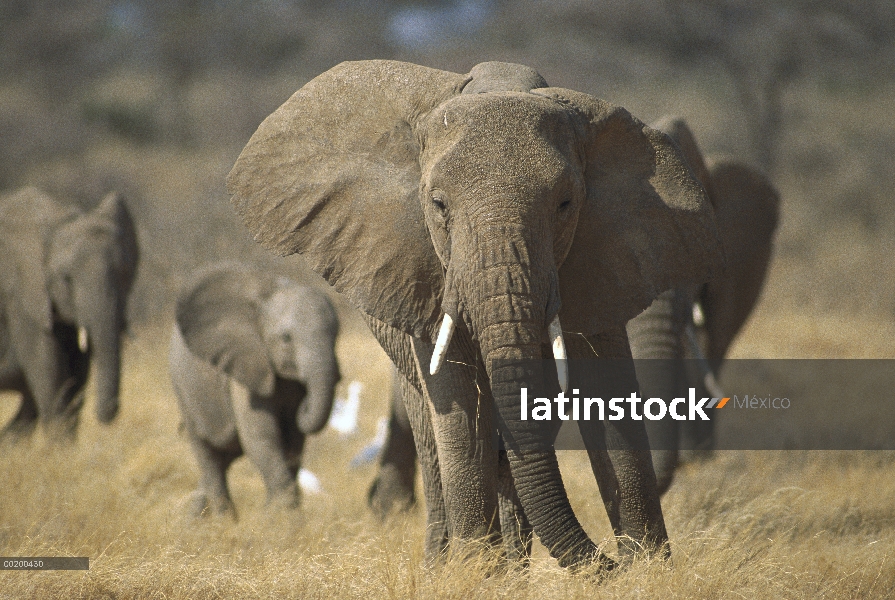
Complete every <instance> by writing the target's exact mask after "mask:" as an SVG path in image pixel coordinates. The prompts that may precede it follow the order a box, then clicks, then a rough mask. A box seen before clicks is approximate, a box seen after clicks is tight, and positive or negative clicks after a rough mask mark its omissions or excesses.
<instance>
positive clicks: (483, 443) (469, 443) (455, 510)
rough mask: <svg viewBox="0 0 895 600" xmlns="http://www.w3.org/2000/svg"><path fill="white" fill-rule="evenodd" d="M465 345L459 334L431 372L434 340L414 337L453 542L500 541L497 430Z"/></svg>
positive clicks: (472, 359)
mask: <svg viewBox="0 0 895 600" xmlns="http://www.w3.org/2000/svg"><path fill="white" fill-rule="evenodd" d="M458 333H459V332H458ZM461 335H462V334H461ZM457 337H460V336H457ZM461 346H465V344H463V343H462V342H461V341H460V340H457V339H456V338H455V340H454V343H453V344H452V345H451V347H450V348H449V350H448V354H447V357H446V360H445V361H444V364H443V365H442V367H441V370H440V371H439V372H438V373H437V374H436V375H430V374H429V360H430V358H431V356H432V351H433V350H434V346H433V345H432V344H430V343H427V342H422V341H420V340H417V339H414V340H413V351H414V358H415V361H416V363H417V368H418V371H419V373H420V376H421V380H422V388H423V397H424V399H425V401H426V404H427V406H428V409H429V416H430V419H431V422H432V432H433V435H434V436H435V443H436V448H437V451H438V463H439V467H440V475H441V485H442V491H443V494H444V504H445V510H446V513H447V522H448V533H449V536H450V539H451V542H452V543H455V544H456V542H457V541H461V540H462V541H472V540H478V541H481V540H483V539H484V540H486V541H487V542H488V543H489V544H493V545H496V544H497V543H498V541H499V535H500V531H499V516H498V510H497V451H496V450H497V449H496V443H495V437H496V436H495V431H496V430H495V428H494V424H493V421H492V415H491V408H490V406H489V405H488V404H487V403H483V402H481V398H480V394H479V390H478V387H477V385H476V375H477V368H476V364H475V362H474V358H470V357H469V356H468V355H466V353H464V352H462V351H460V350H459V348H460V347H461ZM473 356H474V355H473Z"/></svg>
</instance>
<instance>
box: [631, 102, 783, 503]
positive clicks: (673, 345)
mask: <svg viewBox="0 0 895 600" xmlns="http://www.w3.org/2000/svg"><path fill="white" fill-rule="evenodd" d="M653 127H655V128H656V129H659V130H661V131H664V132H665V133H667V134H668V135H669V136H670V137H671V138H672V139H673V140H674V141H675V142H676V143H677V144H678V145H679V146H680V148H681V150H682V152H683V154H684V156H685V157H686V159H687V162H688V164H689V165H690V167H691V169H692V170H693V172H694V174H695V175H696V176H697V177H698V178H699V180H700V181H701V182H702V184H703V186H704V187H705V189H706V191H707V192H708V194H709V200H710V201H711V202H712V205H713V207H714V209H715V223H716V225H717V227H718V234H719V236H720V238H721V242H722V245H723V247H724V253H725V257H726V261H725V268H724V269H723V270H722V271H721V272H720V273H719V274H718V275H716V276H715V277H714V278H712V280H711V281H710V282H708V283H706V284H704V285H701V286H679V287H676V288H674V289H671V290H668V291H666V292H663V293H662V294H661V295H660V296H659V297H658V298H657V299H656V300H655V301H654V302H653V303H652V304H651V305H650V306H649V308H647V309H646V310H645V311H644V312H643V313H641V314H640V315H638V316H637V317H635V318H634V319H632V320H631V321H630V322H629V323H628V327H627V329H628V339H629V340H630V342H631V352H632V353H633V355H634V358H635V359H662V360H656V361H652V360H649V361H643V362H638V364H637V379H638V382H639V383H640V391H641V395H642V396H643V397H644V398H651V397H658V398H675V397H685V396H686V393H687V389H688V388H690V387H694V388H696V393H697V396H698V397H711V396H712V394H710V393H709V392H708V391H707V390H706V389H705V386H704V383H703V382H704V374H705V372H704V371H703V370H700V369H699V368H698V367H697V364H698V363H699V361H698V357H697V356H696V353H695V352H694V350H693V345H692V344H688V342H687V328H688V327H690V328H692V330H693V332H694V334H695V336H696V339H697V341H698V346H699V349H700V354H701V355H702V357H704V358H707V359H708V365H709V366H710V368H711V371H712V372H713V374H716V375H717V374H718V371H719V369H720V368H721V364H722V361H723V359H724V357H725V355H726V354H727V350H728V348H729V347H730V345H731V343H732V342H733V340H734V338H735V337H736V335H737V333H738V332H739V331H740V329H741V328H742V327H743V324H744V323H745V322H746V320H747V319H748V318H749V314H750V313H751V312H752V309H753V308H754V306H755V304H756V302H757V301H758V297H759V295H760V293H761V289H762V286H763V285H764V280H765V276H766V275H767V271H768V266H769V264H770V259H771V251H772V247H773V239H774V232H775V230H776V227H777V222H778V219H779V203H780V199H779V195H778V193H777V191H776V190H775V189H774V186H773V185H772V184H771V183H770V182H769V181H768V179H767V178H766V177H765V176H764V175H762V174H761V173H759V172H758V171H756V170H755V169H752V168H750V167H748V166H746V165H744V164H742V163H740V162H737V161H733V160H728V159H718V160H712V159H709V160H708V161H707V163H708V164H706V162H704V161H703V157H702V153H701V152H700V150H699V147H698V146H697V144H696V140H695V138H694V136H693V134H692V132H691V131H690V130H689V128H688V127H687V125H686V123H685V122H684V121H683V120H682V119H680V118H676V117H666V118H665V119H663V120H661V121H659V122H658V123H654V124H653ZM694 302H699V305H700V307H701V309H702V312H703V315H704V324H702V325H700V326H696V325H694V323H693V304H694ZM687 359H690V360H687ZM693 359H697V360H693ZM712 425H713V423H712V421H707V422H702V421H696V422H690V421H685V422H683V423H682V422H679V421H674V420H671V419H663V420H662V421H649V422H647V424H646V427H647V432H648V433H649V438H650V441H651V443H652V444H653V447H654V448H657V450H654V451H653V465H654V466H655V469H656V479H657V483H658V486H659V491H660V493H665V491H667V489H668V487H669V486H670V485H671V482H672V479H673V476H674V470H675V468H676V466H677V464H678V448H679V447H683V448H689V449H696V450H709V449H711V448H712V446H713V443H714V440H713V427H712Z"/></svg>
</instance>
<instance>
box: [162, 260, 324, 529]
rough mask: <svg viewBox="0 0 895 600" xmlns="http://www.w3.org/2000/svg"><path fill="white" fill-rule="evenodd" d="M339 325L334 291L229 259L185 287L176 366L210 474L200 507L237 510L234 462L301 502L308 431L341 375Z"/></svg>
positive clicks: (178, 387)
mask: <svg viewBox="0 0 895 600" xmlns="http://www.w3.org/2000/svg"><path fill="white" fill-rule="evenodd" d="M338 330H339V323H338V320H337V318H336V313H335V310H334V309H333V307H332V304H331V303H330V301H329V299H328V298H327V297H326V295H325V294H324V293H323V292H321V291H319V290H316V289H314V288H310V287H307V286H302V285H299V284H297V283H295V282H293V281H291V280H289V279H286V278H284V277H274V276H272V275H269V274H267V273H263V272H259V271H257V270H253V269H251V268H250V267H247V266H243V265H239V264H234V263H224V264H220V265H215V266H212V267H209V268H208V269H205V270H202V271H201V272H199V273H197V275H196V276H195V277H194V278H193V280H192V283H190V284H189V285H187V286H186V287H185V288H184V290H183V291H182V292H181V294H180V296H179V297H178V301H177V314H176V319H175V323H174V327H173V331H172V332H171V350H170V355H169V369H170V373H171V383H172V384H173V387H174V391H175V393H176V394H177V399H178V401H179V405H180V411H181V414H182V415H183V422H184V425H185V429H186V431H187V435H188V436H189V439H190V444H191V445H192V447H193V451H194V453H195V455H196V460H197V461H198V463H199V470H200V472H201V476H200V481H199V488H198V490H197V491H196V492H195V493H194V495H193V499H192V503H191V504H192V505H191V510H192V511H193V513H194V514H195V515H197V516H198V515H202V514H206V513H208V512H211V513H227V512H229V513H231V514H232V515H233V516H235V509H234V507H233V502H232V501H231V499H230V493H229V492H228V490H227V481H226V474H227V469H228V467H229V466H230V464H231V463H232V462H233V460H235V459H236V458H238V457H239V456H242V455H243V454H246V455H247V456H248V458H249V460H251V461H252V463H253V464H254V465H255V466H256V467H257V468H258V470H259V471H260V472H261V476H262V477H263V478H264V485H265V486H266V488H267V499H268V502H272V503H274V504H275V505H278V506H284V507H289V508H294V507H297V506H298V503H299V494H298V487H297V485H296V479H295V478H296V475H297V473H298V471H299V468H300V467H301V453H302V449H303V447H304V443H305V436H307V435H311V434H314V433H317V432H318V431H320V430H321V429H322V428H323V427H324V426H325V425H326V423H327V421H328V420H329V416H330V412H331V410H332V405H333V394H334V392H335V386H336V383H337V382H338V381H339V377H340V376H339V365H338V362H337V360H336V355H335V342H336V335H337V334H338Z"/></svg>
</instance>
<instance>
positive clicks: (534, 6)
mask: <svg viewBox="0 0 895 600" xmlns="http://www.w3.org/2000/svg"><path fill="white" fill-rule="evenodd" d="M370 58H390V59H399V60H407V61H411V62H417V63H420V64H424V65H428V66H431V67H437V68H441V69H447V70H453V71H457V72H467V71H468V70H469V69H470V68H471V67H472V66H473V65H474V64H476V63H477V62H480V61H484V60H503V61H512V62H520V63H524V64H528V65H530V66H532V67H534V68H536V69H537V70H538V71H539V72H540V73H541V74H542V75H543V76H544V77H545V78H546V79H547V81H548V82H550V84H551V85H554V86H561V87H568V88H573V89H577V90H581V91H585V92H588V93H592V94H594V95H596V96H599V97H602V98H604V99H606V100H609V101H611V102H614V103H616V104H620V105H622V106H625V107H626V108H628V109H629V110H631V112H633V113H634V114H635V115H637V116H639V117H640V118H641V119H643V120H645V121H647V122H649V121H651V120H653V119H656V118H658V117H660V116H662V115H664V114H668V113H676V114H679V115H682V116H684V117H686V118H687V120H688V121H689V123H690V124H691V126H692V128H693V129H694V131H695V133H696V136H697V139H698V141H699V143H700V145H701V146H702V148H703V150H704V151H706V152H708V153H713V152H724V153H728V154H732V155H735V156H737V157H740V158H743V159H746V160H748V161H750V162H751V163H752V164H754V165H756V166H759V167H761V168H763V169H764V170H765V171H767V172H768V173H769V174H770V175H771V177H772V179H773V180H774V182H775V184H776V185H777V186H778V187H779V188H780V190H781V192H782V195H783V199H784V207H783V225H782V229H781V231H780V234H779V236H778V241H777V262H776V263H775V267H774V272H773V273H772V277H771V280H770V283H769V290H768V292H767V294H766V298H765V301H766V302H770V303H771V306H772V307H773V308H774V310H776V311H783V312H787V311H788V312H791V314H793V315H795V314H802V315H804V314H814V315H824V314H848V315H852V316H858V315H859V316H860V318H861V320H867V321H871V322H886V323H892V322H893V321H895V259H893V255H895V207H893V201H892V195H891V191H890V190H891V185H892V182H893V181H895V166H893V160H892V157H893V155H895V11H893V10H891V5H890V3H889V2H888V1H885V0H875V1H873V0H866V1H863V2H860V3H851V2H850V3H843V2H838V1H835V0H812V1H808V0H775V1H768V2H761V3H756V2H750V1H748V0H720V1H708V0H626V1H621V0H597V1H593V2H585V1H572V2H563V3H557V2H552V1H539V0H522V1H518V2H509V1H506V0H452V1H449V0H441V1H436V0H430V1H419V2H412V1H406V0H405V1H402V0H373V1H370V2H348V1H344V0H343V1H340V0H293V1H288V0H266V1H262V2H258V1H248V0H59V1H50V0H42V1H37V2H33V1H32V2H29V1H23V0H22V1H15V0H7V1H6V2H3V3H2V4H0V190H8V189H14V188H17V187H19V186H22V185H26V184H34V185H38V186H41V187H43V188H45V189H47V190H48V191H51V192H54V193H56V194H58V195H61V196H65V197H68V198H71V199H73V200H75V201H78V202H81V203H84V204H90V203H91V202H94V201H96V199H98V198H99V197H100V195H101V194H102V193H104V192H105V191H107V190H109V189H112V188H116V189H119V190H121V191H123V192H125V194H126V195H127V198H128V202H129V203H130V205H131V206H132V207H133V209H134V212H135V214H136V218H137V220H138V225H139V228H140V233H141V241H142V244H143V248H144V252H143V256H144V261H143V264H142V266H141V272H140V278H139V282H138V287H137V290H136V293H135V294H134V296H133V301H132V307H131V308H132V313H133V315H132V316H133V320H134V321H135V323H136V324H141V323H145V322H147V321H151V320H152V319H154V318H156V317H157V316H159V315H162V314H164V313H165V311H166V310H167V307H168V305H169V302H170V299H171V297H172V294H173V291H174V289H176V286H177V285H178V284H179V283H180V281H181V280H182V278H183V277H184V275H185V274H186V273H187V272H188V270H190V269H192V268H194V267H195V266H197V265H198V264H200V263H203V262H206V261H208V260H215V259H218V258H233V257H242V258H244V259H248V260H253V261H260V262H263V263H265V264H269V265H272V266H275V268H283V269H285V270H286V271H289V272H293V273H294V274H297V275H298V276H299V277H302V278H304V279H306V280H309V281H317V279H316V278H314V277H313V276H310V275H307V274H304V272H303V271H302V267H301V263H300V259H297V258H293V259H290V260H287V261H282V260H279V259H275V258H274V257H271V256H267V255H266V254H265V253H264V252H263V251H262V250H261V249H260V248H258V247H256V246H255V244H253V243H252V241H251V240H250V238H249V235H248V234H247V232H246V231H245V230H244V229H243V228H242V226H241V225H240V224H239V223H238V221H237V219H236V217H235V215H234V214H233V212H232V210H231V208H230V206H229V203H228V197H227V193H226V190H225V188H224V179H225V176H226V173H227V172H228V171H229V169H230V166H231V165H232V164H233V162H234V160H235V159H236V157H237V156H238V154H239V151H240V150H241V148H242V146H243V145H244V144H245V142H246V141H247V140H248V138H249V136H250V135H251V134H252V132H253V131H254V129H255V127H257V125H258V124H259V123H260V121H261V120H262V119H263V118H264V117H265V116H266V115H267V114H269V113H270V112H271V111H273V110H274V109H275V108H276V107H277V106H278V105H279V104H281V103H282V102H283V101H285V100H286V98H288V97H289V95H291V93H292V92H294V91H295V90H296V89H298V88H299V87H301V85H302V84H304V83H305V82H306V81H307V80H309V79H310V78H312V77H313V76H315V75H316V74H318V73H320V72H322V71H324V70H326V69H327V68H329V67H331V66H333V65H335V64H337V63H339V62H341V61H343V60H357V59H370ZM793 352H795V353H797V351H796V350H794V351H793ZM846 353H847V351H846ZM790 354H792V352H791V353H790ZM809 354H810V352H809ZM821 354H824V352H821ZM833 354H836V352H833ZM840 354H842V353H841V352H840Z"/></svg>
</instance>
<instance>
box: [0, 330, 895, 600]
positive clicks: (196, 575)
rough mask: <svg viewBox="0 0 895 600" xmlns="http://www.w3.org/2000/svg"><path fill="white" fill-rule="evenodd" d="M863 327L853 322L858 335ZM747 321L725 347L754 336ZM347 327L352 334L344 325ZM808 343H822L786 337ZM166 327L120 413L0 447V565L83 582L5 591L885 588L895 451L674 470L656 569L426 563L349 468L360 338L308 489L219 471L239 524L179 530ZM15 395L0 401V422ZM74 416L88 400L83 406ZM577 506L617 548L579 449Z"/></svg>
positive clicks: (643, 593) (760, 457) (119, 594)
mask: <svg viewBox="0 0 895 600" xmlns="http://www.w3.org/2000/svg"><path fill="white" fill-rule="evenodd" d="M855 325H857V323H856V324H855ZM765 327H771V328H773V327H774V324H773V320H770V325H768V324H766V323H765V320H764V319H761V318H759V320H758V321H757V322H756V323H755V326H754V327H752V328H751V329H750V330H749V331H748V332H747V334H746V336H745V337H744V339H743V340H742V341H741V344H740V345H739V346H738V348H750V347H751V346H750V344H754V345H756V346H757V347H762V346H764V345H765V344H766V343H767V336H766V333H767V332H766V331H763V328H765ZM351 329H353V328H351ZM793 337H796V338H799V339H800V340H801V342H802V347H803V348H809V347H811V345H812V344H816V343H820V344H821V346H820V349H821V350H822V349H823V348H824V347H825V346H823V344H824V341H823V340H822V339H821V340H819V341H818V339H817V336H816V335H815V334H814V333H813V332H812V330H811V329H803V330H799V329H796V333H795V335H794V336H793ZM165 340H166V336H165V331H164V327H162V326H159V327H155V328H147V329H144V330H140V331H138V332H137V335H136V337H135V338H134V339H133V340H132V342H131V343H130V344H129V345H128V347H127V352H126V367H125V373H124V388H123V400H122V406H123V408H122V413H121V415H120V418H119V420H118V421H117V422H116V423H115V424H113V425H112V426H109V427H104V426H100V425H99V424H97V423H96V421H95V419H93V417H92V415H91V414H90V412H89V410H85V411H84V414H83V415H82V423H81V425H80V431H79V436H78V440H77V443H76V444H75V445H58V444H55V443H53V442H52V441H49V440H47V439H46V437H45V436H42V435H41V436H37V437H36V438H35V439H33V440H32V441H31V442H28V443H25V444H20V445H16V446H10V445H6V446H4V447H3V448H2V459H0V482H2V486H0V555H2V556H88V557H90V563H91V566H90V570H89V571H86V572H84V571H46V572H38V571H29V572H21V571H17V572H12V571H0V598H62V597H65V598H166V599H167V598H190V599H204V598H271V597H277V598H318V597H319V598H331V597H367V598H406V597H423V598H469V597H487V598H491V597H497V598H514V599H518V598H554V597H568V598H584V597H593V596H595V595H596V596H597V597H607V598H608V597H625V598H627V597H632V596H638V597H663V598H667V597H672V598H709V597H719V598H720V597H725V598H727V597H731V598H755V597H768V598H769V597H774V598H817V597H826V598H859V597H878V598H883V597H891V596H892V594H895V507H893V502H892V498H893V497H895V477H892V473H893V471H895V454H893V453H889V452H865V453H857V452H851V453H849V452H719V453H717V454H718V455H717V456H716V457H715V458H714V459H712V460H710V461H706V462H702V463H688V464H686V465H685V466H684V467H683V468H682V469H681V470H680V472H679V474H678V476H677V479H676V481H675V483H674V485H673V486H672V488H671V490H670V492H669V493H668V495H667V496H666V497H665V500H664V504H663V506H664V510H665V518H666V522H667V524H668V529H669V533H670V535H671V540H672V544H673V558H672V560H671V561H670V562H668V563H664V562H653V563H647V562H643V563H638V564H635V565H634V566H632V567H631V568H630V569H628V570H627V571H625V572H622V573H619V574H617V575H615V576H613V577H611V578H609V579H608V580H606V581H603V582H598V581H595V580H593V579H591V578H588V577H584V576H573V575H571V574H569V573H567V572H564V571H563V570H561V569H559V568H558V567H557V566H556V564H555V562H554V561H553V560H552V559H550V558H549V556H547V554H546V551H545V550H544V549H543V547H540V546H537V547H536V549H535V556H534V561H533V564H532V568H531V569H530V571H529V572H527V573H521V572H516V571H511V572H505V571H503V570H501V569H500V568H499V565H495V563H494V562H493V561H492V560H489V559H488V558H486V557H482V558H480V559H479V560H471V559H467V560H448V561H447V562H446V563H445V564H443V565H439V566H437V567H434V568H432V567H427V566H426V565H425V561H424V557H423V553H422V546H423V535H422V534H423V525H424V514H423V511H422V510H421V508H420V507H418V508H417V509H416V510H414V511H412V512H410V513H409V514H408V515H406V516H403V517H398V518H395V519H392V520H391V521H389V522H388V523H385V524H380V523H378V522H377V521H376V520H375V519H374V518H373V517H372V516H371V515H370V514H369V512H368V511H367V509H366V506H365V500H364V499H365V495H366V489H367V486H368V485H369V482H370V480H371V478H372V474H373V469H372V468H370V467H368V468H364V469H359V470H351V469H349V468H348V462H349V460H350V459H351V457H352V456H353V455H354V454H355V452H356V451H357V450H359V449H360V448H361V447H362V446H363V444H364V443H365V441H366V440H367V439H368V438H369V437H370V436H372V435H373V429H374V428H375V425H374V424H375V421H376V419H377V418H378V417H379V416H381V415H384V414H385V412H386V408H387V396H388V378H389V371H388V363H387V359H386V358H385V356H384V355H383V354H382V352H381V351H380V350H379V349H378V347H377V346H376V345H375V342H374V341H373V340H372V339H371V338H370V337H369V336H368V335H366V334H365V333H363V332H360V331H353V330H349V331H348V332H347V333H346V334H345V335H344V336H343V338H342V340H341V341H340V344H339V349H338V350H339V356H340V360H341V361H342V369H343V374H344V376H345V382H346V383H347V382H348V381H351V380H359V381H361V382H363V383H364V386H365V387H364V392H363V403H362V408H361V432H360V433H359V434H358V435H357V436H355V437H351V438H347V439H343V438H340V436H339V435H338V434H337V433H335V432H333V431H331V430H327V431H325V432H324V433H323V434H322V435H320V436H317V437H315V438H313V439H311V440H310V442H309V444H308V446H307V452H306V461H305V464H306V466H307V468H309V469H311V470H312V471H314V472H315V473H316V474H317V475H318V476H319V477H320V480H321V482H322V486H323V488H324V492H323V494H322V495H318V496H309V495H306V496H305V497H304V498H303V504H302V507H301V508H300V509H299V510H298V511H297V512H280V513H273V514H270V513H269V512H268V511H266V510H265V506H264V489H263V485H262V483H261V479H260V476H259V475H258V474H257V472H255V471H254V469H253V468H252V467H251V465H250V464H248V462H247V461H246V460H245V459H240V460H239V461H237V463H236V464H235V465H234V466H233V468H232V473H231V476H230V482H231V488H232V492H233V497H234V501H235V503H236V506H237V510H238V511H239V515H240V518H239V520H238V521H237V522H231V521H229V520H225V519H216V518H211V519H203V520H198V521H197V520H192V519H190V518H188V517H187V516H186V512H185V506H184V501H185V498H186V497H187V495H188V494H189V493H190V491H191V490H192V489H194V486H195V484H196V481H197V476H198V473H197V470H196V468H195V466H194V463H193V460H192V457H191V454H190V451H189V448H188V446H187V443H186V441H185V439H184V437H183V436H182V435H181V434H180V433H179V431H178V423H179V416H178V412H177V409H176V404H175V398H174V396H173V394H172V391H171V389H170V387H169V384H168V380H167V374H166V365H165V358H164V357H165ZM14 405H15V403H14V402H12V401H11V399H9V398H6V397H4V398H3V403H2V405H0V406H2V408H3V410H4V414H3V415H0V416H2V417H3V418H4V419H5V418H8V416H9V415H10V414H11V411H12V408H13V407H14ZM87 408H88V409H89V408H91V407H90V406H89V405H88V407H87ZM560 463H561V467H562V470H563V474H564V477H565V482H566V486H567V488H568V490H569V495H570V498H571V500H572V503H573V506H574V509H575V511H576V514H577V515H578V516H579V518H580V519H581V521H582V523H583V524H584V526H585V528H586V529H587V530H588V532H589V533H590V534H591V536H592V537H594V538H595V539H597V540H602V541H604V542H606V543H607V550H608V551H609V552H610V553H613V552H614V545H613V544H612V543H611V540H610V534H611V531H610V528H609V524H608V521H607V518H606V516H605V513H604V512H603V509H602V505H601V503H600V501H599V497H598V495H597V492H596V487H595V484H594V482H593V477H592V475H591V474H590V472H589V467H588V461H587V459H586V455H584V454H582V453H579V452H574V451H567V452H561V453H560Z"/></svg>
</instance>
